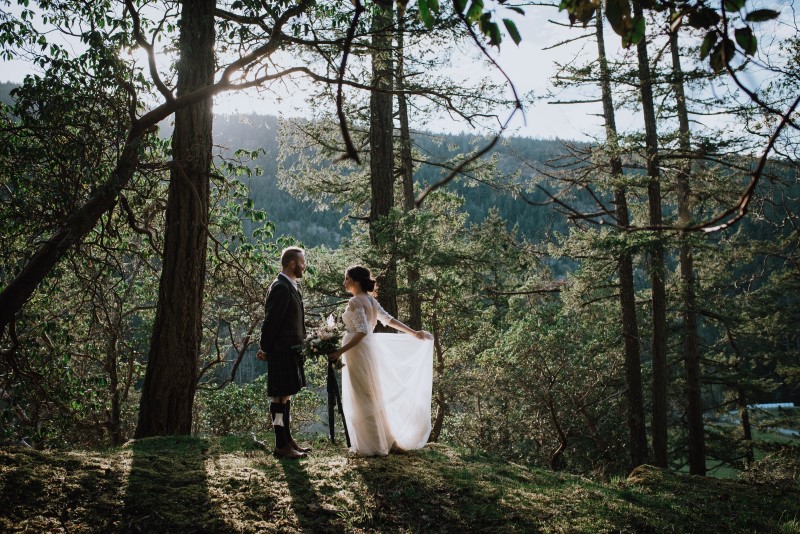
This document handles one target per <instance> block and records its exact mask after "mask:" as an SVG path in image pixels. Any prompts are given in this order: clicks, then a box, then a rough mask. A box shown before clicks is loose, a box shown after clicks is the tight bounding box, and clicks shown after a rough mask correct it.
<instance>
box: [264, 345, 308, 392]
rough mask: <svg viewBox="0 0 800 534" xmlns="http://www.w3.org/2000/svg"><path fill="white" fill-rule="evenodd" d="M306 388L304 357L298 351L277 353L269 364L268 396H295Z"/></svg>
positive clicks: (273, 354) (271, 357)
mask: <svg viewBox="0 0 800 534" xmlns="http://www.w3.org/2000/svg"><path fill="white" fill-rule="evenodd" d="M305 386H306V372H305V369H304V367H303V356H302V355H301V354H300V352H299V351H297V350H292V351H275V352H273V353H272V354H270V355H269V361H268V362H267V395H269V396H270V397H285V396H287V395H294V394H295V393H297V392H298V391H300V389H301V388H304V387H305Z"/></svg>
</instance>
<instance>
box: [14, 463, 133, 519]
mask: <svg viewBox="0 0 800 534" xmlns="http://www.w3.org/2000/svg"><path fill="white" fill-rule="evenodd" d="M123 484H124V482H123V478H122V476H121V475H120V474H119V472H117V471H115V470H114V469H112V468H111V467H110V466H108V465H105V463H104V462H103V461H96V459H92V458H88V457H83V456H81V455H76V456H74V457H72V456H71V455H69V454H68V453H60V452H39V451H34V450H31V449H13V450H4V451H2V453H0V532H17V531H28V532H55V531H61V532H64V531H66V532H71V531H74V530H78V529H84V530H85V531H93V532H111V531H116V530H119V527H120V525H119V522H118V521H119V516H118V511H119V492H120V489H119V488H121V487H122V486H123Z"/></svg>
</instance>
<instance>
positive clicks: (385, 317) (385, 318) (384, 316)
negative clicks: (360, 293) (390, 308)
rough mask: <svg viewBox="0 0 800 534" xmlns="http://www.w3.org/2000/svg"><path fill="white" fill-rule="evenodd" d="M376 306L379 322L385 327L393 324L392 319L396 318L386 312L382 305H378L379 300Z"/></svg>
mask: <svg viewBox="0 0 800 534" xmlns="http://www.w3.org/2000/svg"><path fill="white" fill-rule="evenodd" d="M375 304H376V305H377V306H378V320H379V321H380V322H381V323H383V326H389V323H391V322H392V319H394V317H392V316H391V315H389V314H388V313H387V312H386V310H384V309H383V308H382V307H381V305H380V304H378V301H377V300H376V301H375Z"/></svg>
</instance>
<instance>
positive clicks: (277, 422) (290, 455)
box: [269, 402, 305, 460]
mask: <svg viewBox="0 0 800 534" xmlns="http://www.w3.org/2000/svg"><path fill="white" fill-rule="evenodd" d="M285 410H286V406H285V405H284V404H282V403H278V402H273V403H270V405H269V413H270V415H271V416H272V430H273V431H274V432H275V450H274V451H272V452H273V454H274V455H275V456H277V457H278V458H287V459H290V460H295V459H297V458H302V457H304V456H305V454H303V453H301V452H298V451H296V450H294V449H293V448H292V446H291V445H289V442H288V440H287V439H286V428H287V426H286V420H285V419H286V415H285Z"/></svg>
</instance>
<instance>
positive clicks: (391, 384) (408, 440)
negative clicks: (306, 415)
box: [256, 247, 433, 459]
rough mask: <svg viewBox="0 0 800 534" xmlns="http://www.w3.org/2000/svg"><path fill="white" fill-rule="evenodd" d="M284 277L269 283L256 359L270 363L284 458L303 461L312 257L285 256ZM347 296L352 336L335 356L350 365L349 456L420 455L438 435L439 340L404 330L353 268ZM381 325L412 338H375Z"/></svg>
mask: <svg viewBox="0 0 800 534" xmlns="http://www.w3.org/2000/svg"><path fill="white" fill-rule="evenodd" d="M281 268H282V270H281V272H280V273H279V274H278V276H277V278H276V279H275V281H274V282H273V283H272V285H270V288H269V292H268V293H267V302H266V305H265V309H264V323H263V326H262V328H261V343H260V350H259V351H258V355H257V356H256V357H257V358H258V359H259V360H264V361H267V362H268V363H269V367H268V369H267V394H268V395H269V396H270V397H272V402H271V404H270V415H271V417H272V426H273V429H274V431H275V450H274V451H273V452H274V454H275V456H277V457H278V458H287V459H297V458H302V457H304V456H305V455H306V454H307V453H308V452H310V450H311V449H310V448H307V447H301V446H300V445H298V443H297V442H296V441H295V440H294V439H293V438H292V433H291V430H290V423H291V419H290V403H291V398H292V395H294V394H295V393H297V392H298V391H300V389H301V388H303V387H304V386H305V385H306V378H305V369H304V362H303V359H302V357H301V355H300V351H299V350H298V348H297V347H299V346H300V344H301V343H302V342H303V340H304V339H305V324H304V309H303V298H302V296H301V295H300V291H299V290H298V288H297V280H298V279H299V278H302V277H303V271H304V270H305V268H306V258H305V253H304V251H303V250H302V249H300V248H297V247H290V248H287V249H285V250H284V251H283V253H282V254H281ZM344 288H345V290H346V291H347V292H348V293H350V294H352V295H353V297H352V298H351V299H350V301H349V302H348V303H347V308H346V309H345V311H344V313H343V314H342V320H343V322H344V325H345V328H346V329H347V333H346V334H345V336H344V337H343V338H342V347H341V348H340V349H339V350H336V351H334V352H332V353H331V354H329V355H328V357H329V359H331V360H334V361H335V360H338V359H339V358H342V359H343V362H344V363H345V367H344V368H343V370H342V408H343V410H344V414H345V421H346V424H347V429H348V431H349V434H350V442H351V447H350V451H352V452H354V453H356V454H359V455H363V456H373V455H385V454H388V453H389V451H390V450H397V451H402V450H411V449H418V448H421V447H422V446H424V445H425V443H426V442H427V440H428V435H429V434H430V430H431V421H430V419H431V418H430V410H431V408H430V399H431V382H432V357H433V341H432V339H433V336H431V335H430V334H429V333H428V332H425V331H422V330H414V329H412V328H409V327H408V326H406V325H404V324H403V323H401V322H400V321H398V320H397V319H395V318H394V317H392V316H391V315H389V314H388V313H386V311H384V309H383V308H382V307H381V306H380V304H378V301H377V300H375V297H373V296H372V295H371V294H370V293H372V292H373V291H374V290H375V280H374V279H373V278H372V275H371V273H370V272H369V270H368V269H366V268H364V267H361V266H355V267H350V268H349V269H347V272H346V273H345V278H344ZM378 321H381V323H383V324H384V325H386V326H389V327H392V328H394V329H396V330H399V331H401V332H405V333H407V334H410V335H408V336H398V335H396V334H375V333H374V332H373V331H374V329H375V325H376V324H377V322H378Z"/></svg>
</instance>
